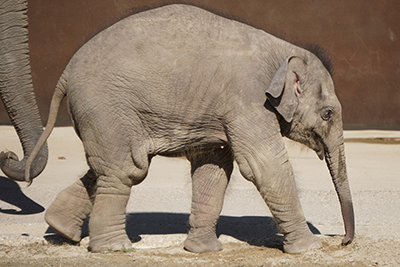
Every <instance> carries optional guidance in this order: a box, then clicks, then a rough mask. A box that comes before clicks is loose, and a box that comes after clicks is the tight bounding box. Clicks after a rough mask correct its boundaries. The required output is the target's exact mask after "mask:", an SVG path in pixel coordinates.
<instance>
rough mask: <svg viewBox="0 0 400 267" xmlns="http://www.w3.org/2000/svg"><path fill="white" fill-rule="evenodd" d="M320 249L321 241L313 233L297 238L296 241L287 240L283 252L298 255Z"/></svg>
mask: <svg viewBox="0 0 400 267" xmlns="http://www.w3.org/2000/svg"><path fill="white" fill-rule="evenodd" d="M319 248H322V243H321V240H320V239H319V238H318V237H317V236H315V235H313V234H312V233H311V232H309V233H306V234H304V235H302V236H300V237H296V238H295V239H294V240H288V239H287V238H285V241H284V242H283V251H284V252H286V253H290V254H298V253H302V252H306V251H309V250H314V249H319Z"/></svg>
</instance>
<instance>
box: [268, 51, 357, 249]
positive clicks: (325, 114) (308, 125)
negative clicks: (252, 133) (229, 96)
mask: <svg viewBox="0 0 400 267" xmlns="http://www.w3.org/2000/svg"><path fill="white" fill-rule="evenodd" d="M266 93H267V97H268V101H269V103H270V105H272V106H273V107H274V108H275V110H276V111H277V113H278V114H279V115H280V116H279V117H280V122H281V127H282V129H285V130H284V131H283V135H285V136H287V137H288V138H290V139H292V140H294V141H297V142H300V143H302V144H304V145H306V146H308V147H309V148H311V149H312V150H314V151H315V152H316V153H317V155H318V157H319V158H320V159H321V160H323V159H325V161H326V163H327V166H328V169H329V171H330V174H331V177H332V181H333V183H334V186H335V189H336V192H337V195H338V198H339V201H340V205H341V210H342V216H343V220H344V225H345V231H346V236H345V238H344V239H343V241H342V243H343V244H349V243H350V242H351V241H352V239H353V237H354V211H353V204H352V200H351V193H350V188H349V183H348V179H347V171H346V162H345V153H344V138H343V124H342V108H341V105H340V103H339V100H338V98H337V97H336V94H335V89H334V84H333V81H332V77H331V75H330V73H329V71H328V69H327V68H325V67H324V64H323V63H322V61H321V60H319V58H317V57H316V56H315V55H314V54H312V53H308V52H306V53H305V54H303V55H299V56H289V57H287V58H286V60H285V61H284V62H283V63H282V64H281V65H280V67H279V69H278V71H277V72H276V73H275V75H274V77H273V78H272V81H271V83H270V85H269V87H268V89H267V92H266Z"/></svg>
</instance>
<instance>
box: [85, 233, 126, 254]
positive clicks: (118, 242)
mask: <svg viewBox="0 0 400 267" xmlns="http://www.w3.org/2000/svg"><path fill="white" fill-rule="evenodd" d="M130 248H132V242H131V241H130V239H129V238H128V236H127V235H126V234H123V235H122V234H121V235H118V236H115V237H112V238H107V237H91V238H90V241H89V250H90V251H91V252H104V251H118V250H124V249H130Z"/></svg>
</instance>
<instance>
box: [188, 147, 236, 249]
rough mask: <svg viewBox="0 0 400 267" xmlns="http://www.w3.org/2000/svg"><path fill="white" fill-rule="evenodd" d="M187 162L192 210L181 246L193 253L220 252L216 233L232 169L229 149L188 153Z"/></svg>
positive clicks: (220, 247) (220, 246)
mask: <svg viewBox="0 0 400 267" xmlns="http://www.w3.org/2000/svg"><path fill="white" fill-rule="evenodd" d="M188 159H189V160H190V162H191V168H192V170H191V172H192V208H191V214H190V217H189V224H190V230H189V233H188V236H187V239H186V240H185V243H184V247H185V249H186V250H188V251H191V252H196V253H203V252H211V251H220V250H221V249H222V245H221V242H220V241H219V240H218V238H217V235H216V232H215V231H216V226H217V222H218V218H219V214H220V212H221V210H222V205H223V200H224V194H225V189H226V187H227V185H228V181H229V178H230V175H231V173H232V170H233V159H232V155H231V153H230V148H228V147H225V148H223V149H221V148H218V149H213V150H208V151H205V152H202V153H197V154H191V155H188Z"/></svg>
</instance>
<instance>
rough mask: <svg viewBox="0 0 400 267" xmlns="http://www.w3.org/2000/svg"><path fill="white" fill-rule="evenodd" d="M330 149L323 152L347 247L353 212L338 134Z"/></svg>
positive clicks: (350, 238) (351, 228) (343, 241)
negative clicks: (336, 199) (334, 192)
mask: <svg viewBox="0 0 400 267" xmlns="http://www.w3.org/2000/svg"><path fill="white" fill-rule="evenodd" d="M334 143H335V144H338V145H335V146H334V147H332V148H331V149H330V148H329V147H328V148H327V150H326V152H325V160H326V163H327V166H328V168H329V171H330V174H331V177H332V181H333V184H334V186H335V189H336V193H337V195H338V198H339V202H340V206H341V210H342V216H343V221H344V227H345V232H346V235H345V237H344V238H343V240H342V244H343V245H348V244H350V243H351V242H352V240H353V238H354V229H355V225H354V210H353V202H352V200H351V192H350V186H349V182H348V179H347V170H346V158H345V154H344V139H343V134H342V133H340V137H339V141H338V140H336V142H334Z"/></svg>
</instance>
